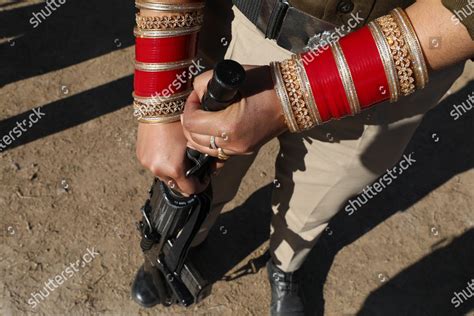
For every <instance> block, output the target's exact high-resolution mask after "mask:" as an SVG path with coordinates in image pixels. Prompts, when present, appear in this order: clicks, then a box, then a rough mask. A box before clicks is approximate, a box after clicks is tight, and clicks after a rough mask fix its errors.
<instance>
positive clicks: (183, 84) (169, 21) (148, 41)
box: [133, 0, 204, 123]
mask: <svg viewBox="0 0 474 316" xmlns="http://www.w3.org/2000/svg"><path fill="white" fill-rule="evenodd" d="M166 2H167V3H159V2H153V1H151V0H150V1H142V0H137V1H136V2H135V6H136V7H137V8H138V9H140V10H142V11H141V12H139V13H137V15H136V28H135V29H134V35H135V37H136V45H135V77H134V93H133V98H134V102H133V107H134V115H135V116H136V117H138V121H139V122H142V123H168V122H175V121H178V120H179V117H180V115H181V114H182V112H183V109H184V104H185V101H186V98H187V97H188V95H189V94H190V93H191V91H192V74H191V72H190V71H189V68H190V65H191V64H192V63H193V58H194V57H195V56H196V52H197V37H198V33H199V30H200V29H201V26H202V23H203V14H204V12H203V10H204V2H192V3H189V2H188V3H182V4H171V3H168V2H170V1H169V0H168V1H166ZM145 10H146V11H145ZM143 11H145V12H147V14H146V15H145V14H142V12H143ZM150 12H152V13H153V14H149V13H150Z"/></svg>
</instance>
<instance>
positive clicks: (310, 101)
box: [293, 54, 323, 125]
mask: <svg viewBox="0 0 474 316" xmlns="http://www.w3.org/2000/svg"><path fill="white" fill-rule="evenodd" d="M293 58H295V62H296V64H297V68H298V80H299V81H300V82H301V83H302V84H303V87H302V90H303V94H304V98H305V101H306V104H307V106H308V110H309V114H310V115H311V118H312V120H313V121H314V123H315V124H316V125H320V124H322V122H323V120H322V119H321V115H320V113H319V110H318V106H317V105H316V100H315V99H314V95H313V90H312V88H311V84H310V82H309V78H308V74H307V73H306V69H305V68H304V66H303V60H302V59H301V54H298V55H294V56H293Z"/></svg>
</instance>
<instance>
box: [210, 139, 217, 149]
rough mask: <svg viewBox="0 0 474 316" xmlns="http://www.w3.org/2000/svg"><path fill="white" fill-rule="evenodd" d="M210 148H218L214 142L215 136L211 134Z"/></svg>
mask: <svg viewBox="0 0 474 316" xmlns="http://www.w3.org/2000/svg"><path fill="white" fill-rule="evenodd" d="M209 147H210V148H211V149H218V148H219V147H218V146H217V144H216V137H215V136H211V141H210V146H209Z"/></svg>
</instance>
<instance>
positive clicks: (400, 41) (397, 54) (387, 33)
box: [375, 15, 415, 96]
mask: <svg viewBox="0 0 474 316" xmlns="http://www.w3.org/2000/svg"><path fill="white" fill-rule="evenodd" d="M375 21H376V23H377V24H378V25H379V26H380V28H381V29H382V32H383V34H384V37H385V40H386V41H387V43H388V45H389V46H390V52H391V54H392V57H393V60H394V63H395V68H396V69H397V75H398V81H399V84H400V92H401V93H402V95H404V96H407V95H409V94H412V93H413V92H415V84H414V82H415V78H414V76H413V69H412V62H411V59H410V54H409V52H408V45H407V43H406V41H405V40H404V38H403V36H402V32H401V30H400V27H399V26H398V24H397V23H396V21H395V20H394V18H393V17H392V16H391V15H385V16H382V17H380V18H378V19H376V20H375Z"/></svg>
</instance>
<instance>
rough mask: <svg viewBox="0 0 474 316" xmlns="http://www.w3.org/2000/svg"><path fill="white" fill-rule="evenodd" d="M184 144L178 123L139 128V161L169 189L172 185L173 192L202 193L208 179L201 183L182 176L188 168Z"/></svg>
mask: <svg viewBox="0 0 474 316" xmlns="http://www.w3.org/2000/svg"><path fill="white" fill-rule="evenodd" d="M186 144H187V140H186V138H185V137H184V133H183V128H182V126H181V122H180V121H178V122H174V123H167V124H146V123H139V125H138V135H137V145H136V152H137V158H138V161H139V162H140V163H141V164H142V165H143V166H144V167H145V168H147V169H148V170H150V171H151V172H152V173H153V174H154V175H155V176H156V177H158V178H160V180H162V181H163V182H164V183H166V184H167V185H168V186H170V187H172V186H173V184H174V186H175V187H174V189H175V190H177V191H180V192H182V193H184V194H187V195H189V194H194V193H199V192H202V191H204V190H205V189H206V187H207V186H208V184H209V177H207V178H206V179H205V182H204V183H203V182H201V181H199V179H198V178H196V177H193V176H191V177H189V178H187V177H186V176H185V173H186V170H188V169H189V168H190V167H191V166H190V163H189V161H188V159H187V158H186ZM170 180H171V181H172V182H171V181H170ZM170 184H171V185H170Z"/></svg>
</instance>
